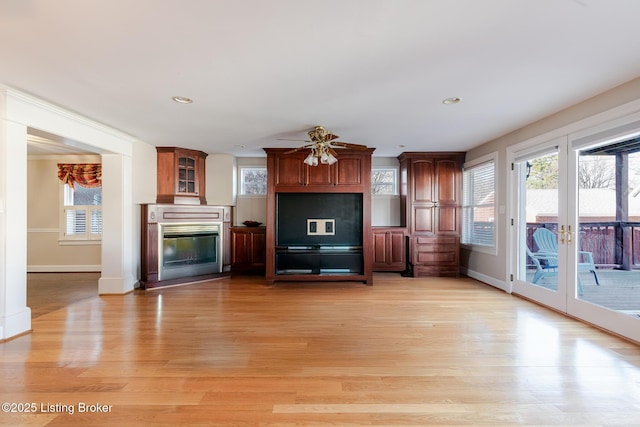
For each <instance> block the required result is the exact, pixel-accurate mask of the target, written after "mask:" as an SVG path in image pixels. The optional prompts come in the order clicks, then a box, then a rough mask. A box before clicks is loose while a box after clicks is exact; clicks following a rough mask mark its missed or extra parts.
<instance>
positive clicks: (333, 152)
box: [327, 147, 338, 157]
mask: <svg viewBox="0 0 640 427" xmlns="http://www.w3.org/2000/svg"><path fill="white" fill-rule="evenodd" d="M327 151H329V153H330V154H331V155H332V156H334V157H338V153H337V152H336V150H334V149H333V148H331V147H329V148H328V150H327Z"/></svg>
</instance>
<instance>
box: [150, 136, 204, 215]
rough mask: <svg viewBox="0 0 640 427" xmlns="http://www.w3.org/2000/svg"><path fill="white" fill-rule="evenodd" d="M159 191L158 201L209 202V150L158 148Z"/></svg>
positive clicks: (196, 203)
mask: <svg viewBox="0 0 640 427" xmlns="http://www.w3.org/2000/svg"><path fill="white" fill-rule="evenodd" d="M156 151H157V158H158V194H157V198H156V203H158V204H162V203H168V204H186V205H206V204H207V200H206V191H205V161H206V158H207V153H204V152H202V151H197V150H190V149H187V148H179V147H156Z"/></svg>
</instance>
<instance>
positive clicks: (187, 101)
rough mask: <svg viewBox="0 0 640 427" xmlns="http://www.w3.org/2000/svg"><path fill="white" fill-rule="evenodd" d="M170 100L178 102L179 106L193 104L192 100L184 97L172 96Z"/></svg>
mask: <svg viewBox="0 0 640 427" xmlns="http://www.w3.org/2000/svg"><path fill="white" fill-rule="evenodd" d="M171 99H173V100H174V101H176V102H179V103H180V104H191V103H192V102H193V99H191V98H187V97H186V96H174V97H173V98H171Z"/></svg>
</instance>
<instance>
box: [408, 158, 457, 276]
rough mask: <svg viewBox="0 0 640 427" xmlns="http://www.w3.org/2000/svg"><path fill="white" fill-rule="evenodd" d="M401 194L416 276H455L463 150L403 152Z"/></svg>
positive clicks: (410, 256) (411, 261) (410, 254)
mask: <svg viewBox="0 0 640 427" xmlns="http://www.w3.org/2000/svg"><path fill="white" fill-rule="evenodd" d="M398 159H399V160H400V176H401V177H404V178H403V179H405V180H406V181H404V182H401V185H400V188H401V192H400V197H401V208H402V211H403V212H402V214H403V216H404V219H405V221H406V225H407V229H408V233H409V236H410V245H409V248H410V249H409V251H410V253H409V260H410V267H411V268H412V270H413V275H414V276H456V275H457V274H458V268H459V252H460V227H461V206H462V203H461V200H460V198H461V195H462V164H463V162H464V153H457V152H456V153H440V152H438V153H419V152H413V153H412V152H409V153H402V154H401V155H400V156H399V157H398Z"/></svg>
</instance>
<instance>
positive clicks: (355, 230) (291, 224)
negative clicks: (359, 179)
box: [276, 193, 362, 247]
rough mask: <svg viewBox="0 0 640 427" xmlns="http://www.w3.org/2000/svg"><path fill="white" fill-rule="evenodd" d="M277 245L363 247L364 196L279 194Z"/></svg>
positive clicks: (346, 194) (348, 194)
mask: <svg viewBox="0 0 640 427" xmlns="http://www.w3.org/2000/svg"><path fill="white" fill-rule="evenodd" d="M276 246H287V247H290V246H362V194H360V193H277V194H276Z"/></svg>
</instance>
